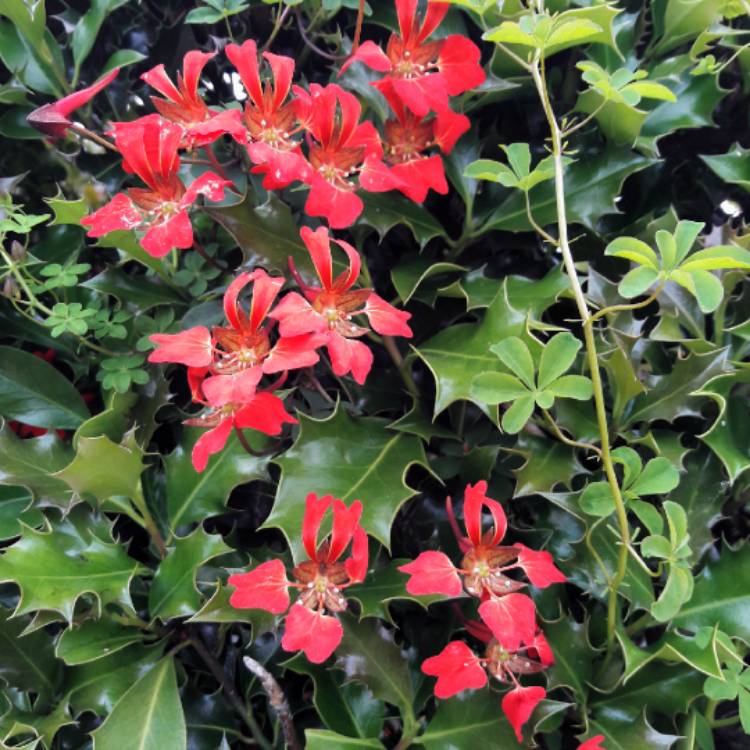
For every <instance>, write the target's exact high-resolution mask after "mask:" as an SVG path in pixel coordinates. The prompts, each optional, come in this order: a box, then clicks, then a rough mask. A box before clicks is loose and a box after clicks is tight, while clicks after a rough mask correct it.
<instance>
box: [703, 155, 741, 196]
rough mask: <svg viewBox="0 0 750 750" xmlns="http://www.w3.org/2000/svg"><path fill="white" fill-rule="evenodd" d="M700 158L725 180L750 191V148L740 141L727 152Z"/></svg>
mask: <svg viewBox="0 0 750 750" xmlns="http://www.w3.org/2000/svg"><path fill="white" fill-rule="evenodd" d="M700 158H701V159H703V161H704V162H705V163H706V164H707V165H708V166H709V167H710V168H711V169H712V170H713V171H714V172H716V174H717V175H719V177H721V179H722V180H724V182H728V183H729V184H730V185H739V186H740V187H741V188H742V189H743V190H746V191H747V192H750V149H744V148H742V146H740V144H739V143H735V144H734V146H732V148H730V149H729V151H727V153H726V154H719V155H718V156H701V157H700Z"/></svg>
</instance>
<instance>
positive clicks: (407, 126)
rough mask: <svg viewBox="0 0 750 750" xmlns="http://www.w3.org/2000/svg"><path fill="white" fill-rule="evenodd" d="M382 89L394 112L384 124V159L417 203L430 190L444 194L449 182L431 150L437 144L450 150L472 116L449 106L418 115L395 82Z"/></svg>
mask: <svg viewBox="0 0 750 750" xmlns="http://www.w3.org/2000/svg"><path fill="white" fill-rule="evenodd" d="M381 92H382V93H383V95H384V96H385V98H386V99H387V101H388V104H390V106H391V109H392V110H393V113H394V115H395V118H391V119H389V120H386V122H385V124H384V126H383V127H384V131H385V136H384V138H383V147H384V154H385V155H384V161H385V162H386V163H387V164H389V165H390V167H391V172H392V173H393V174H394V175H396V177H398V178H399V179H400V180H401V185H399V187H398V189H399V190H400V191H401V192H402V193H403V194H404V195H405V196H406V197H407V198H410V199H411V200H413V201H414V202H415V203H422V202H423V201H424V199H425V198H426V197H427V193H428V192H429V191H430V190H434V191H435V192H436V193H440V194H441V195H445V194H446V193H447V192H448V183H447V181H446V179H445V170H444V168H443V160H442V159H441V158H440V155H439V154H436V153H431V154H430V153H429V152H430V150H431V149H433V148H434V147H436V146H437V147H438V148H439V149H440V150H441V151H442V152H443V153H444V154H446V155H447V154H449V153H450V152H451V151H452V150H453V146H454V145H455V144H456V141H457V140H458V139H459V138H460V137H461V136H462V135H463V134H464V133H465V132H466V131H467V130H468V129H469V127H470V123H469V118H468V117H466V115H461V114H458V113H456V112H453V111H452V110H450V109H446V110H444V111H442V112H440V113H438V115H437V116H436V117H430V116H427V117H417V116H416V115H415V114H413V113H412V112H410V111H409V110H408V109H406V107H404V105H403V102H402V101H401V99H399V97H398V96H396V95H395V93H394V91H393V86H392V85H384V86H383V87H382V88H381Z"/></svg>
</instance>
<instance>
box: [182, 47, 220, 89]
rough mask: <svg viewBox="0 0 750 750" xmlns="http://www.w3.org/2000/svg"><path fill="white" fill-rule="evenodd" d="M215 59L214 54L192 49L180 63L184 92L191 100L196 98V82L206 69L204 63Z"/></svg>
mask: <svg viewBox="0 0 750 750" xmlns="http://www.w3.org/2000/svg"><path fill="white" fill-rule="evenodd" d="M213 57H216V52H201V51H200V50H197V49H193V50H190V52H188V53H187V54H186V55H185V57H184V59H183V61H182V80H183V83H184V85H185V90H186V92H187V93H188V94H189V95H190V97H191V98H192V99H197V98H198V82H199V80H200V77H201V73H202V72H203V68H205V67H206V63H207V62H208V61H209V60H211V59H212V58H213Z"/></svg>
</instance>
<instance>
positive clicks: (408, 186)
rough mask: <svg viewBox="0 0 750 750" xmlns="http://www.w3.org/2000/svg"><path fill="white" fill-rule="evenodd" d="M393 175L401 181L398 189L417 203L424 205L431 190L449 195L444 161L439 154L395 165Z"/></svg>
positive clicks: (392, 169)
mask: <svg viewBox="0 0 750 750" xmlns="http://www.w3.org/2000/svg"><path fill="white" fill-rule="evenodd" d="M391 173H392V174H393V175H394V176H396V177H398V179H399V180H400V181H401V185H400V186H399V188H398V189H399V190H400V191H401V192H402V193H403V194H404V195H405V196H406V197H407V198H409V199H410V200H413V201H414V202H415V203H423V202H424V199H425V198H426V197H427V193H428V192H429V191H430V190H434V191H435V192H436V193H439V194H440V195H446V194H447V193H448V183H447V182H446V179H445V170H444V169H443V160H442V159H441V158H440V157H439V156H438V155H437V154H433V155H432V156H428V157H419V158H417V159H411V160H410V161H405V162H401V164H394V165H393V166H392V167H391Z"/></svg>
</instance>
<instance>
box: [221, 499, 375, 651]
mask: <svg viewBox="0 0 750 750" xmlns="http://www.w3.org/2000/svg"><path fill="white" fill-rule="evenodd" d="M329 508H330V509H331V511H332V514H333V524H332V531H331V533H330V534H329V535H328V536H326V537H325V538H324V539H323V540H322V541H319V540H318V535H319V532H320V526H321V523H322V521H323V517H324V516H325V514H326V513H327V511H328V509H329ZM361 516H362V503H361V502H360V501H359V500H355V501H354V502H353V503H352V504H351V505H350V506H349V507H348V508H347V506H346V505H345V504H344V503H343V502H342V501H341V500H338V499H336V498H333V497H332V496H331V495H325V496H324V497H321V498H318V497H317V495H315V494H314V493H310V494H309V495H308V496H307V500H306V504H305V515H304V518H303V520H302V545H303V547H304V549H305V552H306V553H307V557H308V559H307V560H304V561H303V562H301V563H299V564H298V565H296V566H295V567H294V569H293V570H292V578H293V579H294V580H293V581H290V580H288V579H287V576H286V568H285V567H284V564H283V563H282V562H281V560H269V561H268V562H264V563H261V564H260V565H258V567H256V568H254V569H253V570H251V571H249V572H248V573H236V574H234V575H232V576H230V577H229V584H230V585H231V586H234V587H235V589H236V590H235V591H234V592H233V593H232V596H231V598H230V600H229V602H230V604H231V605H232V606H233V607H236V608H238V609H263V610H265V611H266V612H271V613H272V614H275V615H279V614H283V613H287V614H286V623H285V628H284V636H283V637H282V639H281V646H282V648H283V649H284V650H286V651H299V650H301V651H304V652H305V655H306V656H307V658H308V659H309V660H310V661H311V662H313V664H321V663H322V662H324V661H325V660H326V659H327V658H328V657H329V656H330V655H331V654H332V653H333V652H334V651H335V650H336V647H337V646H338V645H339V643H341V638H342V637H343V634H344V631H343V628H342V627H341V623H340V622H339V621H338V619H337V618H336V617H335V615H336V613H338V612H343V611H344V610H346V608H347V602H346V598H345V596H344V593H343V592H344V591H345V590H346V589H347V588H348V587H349V586H351V585H352V584H355V583H361V582H362V581H364V579H365V575H366V574H367V561H368V557H367V555H368V541H367V534H366V533H365V531H364V529H363V528H362V527H361V526H360V525H359V520H360V517H361ZM350 543H351V553H350V556H349V557H348V558H346V559H345V560H343V561H342V559H341V558H342V556H343V554H344V552H345V551H346V548H347V547H348V546H349V544H350ZM290 587H291V588H295V589H297V590H298V591H299V596H298V597H297V599H296V600H295V602H294V603H293V604H292V605H291V607H290V606H289V601H290V600H289V588H290ZM325 612H330V613H331V614H325Z"/></svg>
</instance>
